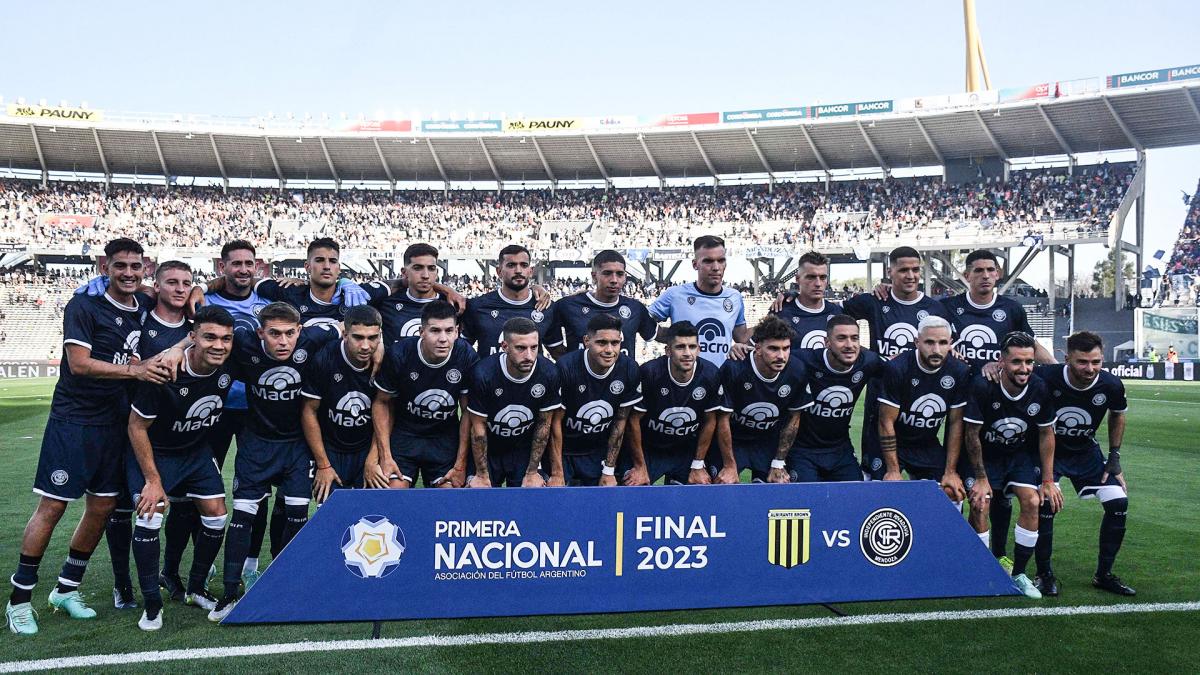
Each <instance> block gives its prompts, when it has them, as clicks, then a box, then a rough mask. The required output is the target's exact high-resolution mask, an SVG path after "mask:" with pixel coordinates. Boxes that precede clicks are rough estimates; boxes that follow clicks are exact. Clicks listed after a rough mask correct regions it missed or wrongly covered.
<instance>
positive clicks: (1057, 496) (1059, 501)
mask: <svg viewBox="0 0 1200 675" xmlns="http://www.w3.org/2000/svg"><path fill="white" fill-rule="evenodd" d="M1038 496H1040V497H1041V498H1042V503H1043V504H1045V503H1046V502H1050V512H1051V513H1058V512H1059V511H1062V507H1063V496H1062V490H1060V489H1058V483H1055V482H1054V481H1052V480H1044V481H1042V487H1041V488H1039V489H1038Z"/></svg>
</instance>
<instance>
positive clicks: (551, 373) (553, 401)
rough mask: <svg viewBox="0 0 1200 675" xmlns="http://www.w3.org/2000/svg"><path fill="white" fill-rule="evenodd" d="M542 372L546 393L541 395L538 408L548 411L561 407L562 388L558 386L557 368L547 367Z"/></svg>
mask: <svg viewBox="0 0 1200 675" xmlns="http://www.w3.org/2000/svg"><path fill="white" fill-rule="evenodd" d="M544 372H545V373H546V375H545V381H544V382H543V385H544V386H545V387H546V393H545V394H544V395H543V398H542V403H541V407H540V408H538V410H540V411H542V412H548V411H550V410H556V409H558V408H561V407H563V404H562V388H561V387H560V386H559V385H560V381H559V379H558V369H557V368H547V369H546V370H545V371H544Z"/></svg>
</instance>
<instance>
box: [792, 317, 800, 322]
mask: <svg viewBox="0 0 1200 675" xmlns="http://www.w3.org/2000/svg"><path fill="white" fill-rule="evenodd" d="M792 323H800V317H798V316H793V317H792Z"/></svg>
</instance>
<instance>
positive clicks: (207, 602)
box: [183, 590, 217, 611]
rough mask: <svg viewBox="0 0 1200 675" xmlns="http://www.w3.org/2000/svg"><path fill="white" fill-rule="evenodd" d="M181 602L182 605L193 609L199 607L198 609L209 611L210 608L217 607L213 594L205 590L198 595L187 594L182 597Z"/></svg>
mask: <svg viewBox="0 0 1200 675" xmlns="http://www.w3.org/2000/svg"><path fill="white" fill-rule="evenodd" d="M183 601H184V603H186V604H189V605H192V606H194V607H199V608H200V609H207V610H210V611H211V610H212V608H214V607H216V606H217V599H216V598H214V597H213V594H212V593H209V592H208V591H207V590H202V591H200V592H198V593H188V594H187V595H185V596H183Z"/></svg>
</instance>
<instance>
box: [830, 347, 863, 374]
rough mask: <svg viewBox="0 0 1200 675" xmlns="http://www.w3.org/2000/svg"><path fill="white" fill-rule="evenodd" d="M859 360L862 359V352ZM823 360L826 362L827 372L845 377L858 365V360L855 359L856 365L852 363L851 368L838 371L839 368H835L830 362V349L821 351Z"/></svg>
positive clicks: (859, 354)
mask: <svg viewBox="0 0 1200 675" xmlns="http://www.w3.org/2000/svg"><path fill="white" fill-rule="evenodd" d="M858 358H859V359H861V358H862V352H861V351H860V352H859V353H858ZM821 360H823V361H824V362H825V368H826V370H828V371H829V372H831V373H837V374H838V375H845V374H846V373H848V372H850V371H852V370H854V366H856V365H858V359H855V360H854V363H851V364H850V367H849V368H847V369H845V370H838V369H837V368H834V367H833V364H832V363H830V362H829V348H828V347H827V348H825V349H822V350H821Z"/></svg>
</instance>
